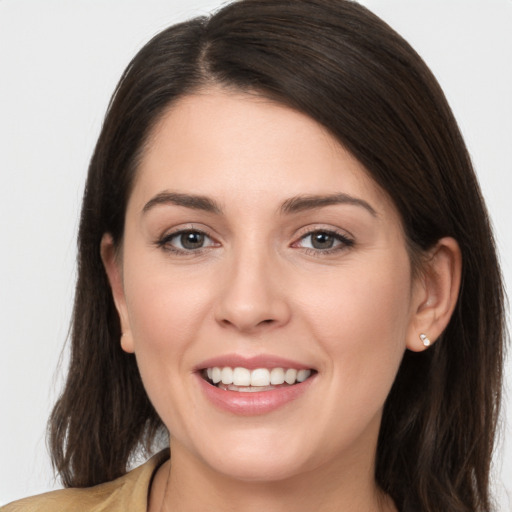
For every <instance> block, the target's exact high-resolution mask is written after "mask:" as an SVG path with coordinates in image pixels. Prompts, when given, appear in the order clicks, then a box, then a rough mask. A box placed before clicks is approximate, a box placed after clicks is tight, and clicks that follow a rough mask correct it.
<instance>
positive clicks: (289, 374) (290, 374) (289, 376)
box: [284, 368, 297, 384]
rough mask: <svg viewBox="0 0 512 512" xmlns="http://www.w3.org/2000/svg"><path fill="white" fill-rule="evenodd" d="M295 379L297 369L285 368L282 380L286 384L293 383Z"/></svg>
mask: <svg viewBox="0 0 512 512" xmlns="http://www.w3.org/2000/svg"><path fill="white" fill-rule="evenodd" d="M296 379H297V370H294V369H293V368H289V369H288V370H286V373H285V375H284V380H285V381H286V383H287V384H295V380H296Z"/></svg>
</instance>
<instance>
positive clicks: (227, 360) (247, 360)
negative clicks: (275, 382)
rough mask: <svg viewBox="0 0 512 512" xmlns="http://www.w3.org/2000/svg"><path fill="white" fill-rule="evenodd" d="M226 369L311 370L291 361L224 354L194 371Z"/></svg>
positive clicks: (202, 364) (262, 356)
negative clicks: (215, 368)
mask: <svg viewBox="0 0 512 512" xmlns="http://www.w3.org/2000/svg"><path fill="white" fill-rule="evenodd" d="M215 366H217V367H220V368H223V367H226V366H230V367H231V368H237V367H241V368H247V369H248V370H254V369H256V368H294V369H295V370H313V369H314V368H312V367H311V366H310V365H308V364H303V363H300V362H298V361H294V360H292V359H286V358H283V357H279V356H275V355H271V354H259V355H257V356H250V357H245V356H242V355H240V354H225V355H222V356H217V357H212V358H211V359H207V360H205V361H202V362H201V363H199V364H198V365H197V366H196V371H199V370H204V369H205V368H213V367H215Z"/></svg>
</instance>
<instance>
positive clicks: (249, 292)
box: [215, 253, 291, 334]
mask: <svg viewBox="0 0 512 512" xmlns="http://www.w3.org/2000/svg"><path fill="white" fill-rule="evenodd" d="M219 277H221V276H219ZM221 279H222V285H221V293H220V294H219V295H218V301H217V307H216V311H215V317H216V320H217V322H218V323H220V324H221V325H222V326H223V327H228V328H232V329H236V330H238V331H240V332H243V333H249V334H251V333H258V332H262V331H266V330H268V329H272V328H275V327H280V326H283V325H285V324H286V323H288V321H289V320H290V316H291V310H290V307H289V302H288V300H287V296H286V286H285V282H284V281H285V279H284V276H283V273H282V272H280V269H279V266H278V265H277V264H276V261H275V260H274V259H273V258H272V257H270V256H269V255H263V254H255V253H252V254H248V255H245V256H243V255H240V254H239V255H238V256H233V261H231V262H230V264H227V265H226V271H225V272H224V275H223V276H222V278H221Z"/></svg>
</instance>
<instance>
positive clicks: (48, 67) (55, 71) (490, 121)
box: [0, 0, 512, 511]
mask: <svg viewBox="0 0 512 512" xmlns="http://www.w3.org/2000/svg"><path fill="white" fill-rule="evenodd" d="M362 3H364V4H365V5H367V6H369V7H370V8H371V9H372V10H374V12H376V13H377V14H378V15H380V16H381V17H382V18H384V19H385V20H386V21H387V22H388V23H389V24H390V25H391V26H393V27H394V28H395V29H397V30H398V32H400V33H401V34H402V35H403V36H404V37H405V38H406V39H407V40H408V41H409V42H410V43H411V44H412V45H413V46H414V47H415V48H416V50H417V51H418V52H419V53H420V55H422V56H423V58H424V59H425V60H426V61H427V63H428V64H429V65H430V67H431V68H432V70H433V71H434V73H435V74H436V76H437V77H438V79H439V81H440V83H441V85H442V87H443V88H444V90H445V93H446V95H447V97H448V100H449V101H450V103H451V105H452V108H453V110H454V112H455V115H456V117H457V119H458V121H459V124H460V126H461V129H462V132H463V134H464V136H465V138H466V142H467V144H468V146H469V149H470V152H471V155H472V158H473V161H474V164H475V166H476V169H477V172H478V176H479V179H480V182H481V185H482V189H483V193H484V196H485V198H486V199H487V202H488V205H489V208H490V212H491V216H492V219H493V222H494V226H495V230H496V234H497V238H498V243H499V250H500V253H501V258H502V264H503V271H504V275H505V279H506V282H507V283H508V289H509V290H512V268H511V256H512V229H511V228H510V224H511V221H512V206H511V202H510V195H511V192H512V0H402V1H399V0H366V1H363V2H362ZM220 4H221V2H219V1H218V0H217V1H215V0H210V1H207V0H203V1H199V0H189V1H187V0H144V1H143V0H109V1H105V0H61V1H59V0H44V1H42V0H0V240H1V252H0V349H1V350H0V505H1V504H5V503H7V502H9V501H11V500H13V499H16V498H20V497H23V496H26V495H30V494H35V493H39V492H42V491H45V490H49V489H52V488H56V487H57V486H58V485H57V484H56V483H55V481H54V478H53V474H52V471H51V468H50V465H49V458H48V455H47V453H46V447H45V422H46V419H47V416H48V414H49V411H50V408H51V405H52V403H53V401H54V400H55V398H56V395H57V393H58V390H59V388H60V385H61V383H62V374H63V373H64V369H61V370H58V371H57V370H56V368H57V365H58V361H59V357H60V356H61V353H62V354H63V360H64V362H65V360H66V352H65V350H64V352H62V349H63V346H64V341H65V339H66V335H67V329H68V322H69V317H70V313H71V306H72V297H73V287H74V278H75V274H74V272H75V268H74V259H75V237H76V229H77V224H78V211H79V205H80V199H81V196H82V190H83V184H84V180H85V174H86V169H87V164H88V159H89V157H90V155H91V153H92V149H93V145H94V142H95V139H96V137H97V136H98V133H99V129H100V125H101V122H102V118H103V115H104V112H105V109H106V106H107V103H108V100H109V97H110V94H111V93H112V91H113V89H114V87H115V84H116V83H117V80H118V78H119V76H120V75H121V72H122V71H123V69H124V68H125V66H126V65H127V64H128V62H129V60H130V59H131V57H132V56H133V55H134V54H135V53H136V51H137V50H138V49H139V48H140V47H141V46H142V45H143V44H144V43H145V42H146V41H147V40H148V39H149V38H150V37H151V36H152V35H154V34H155V33H157V32H158V31H160V30H161V29H163V28H165V27H166V26H168V25H170V24H172V23H174V22H177V21H180V20H182V19H186V18H189V17H191V16H195V15H197V14H202V13H206V12H208V11H209V10H211V9H212V8H215V7H217V6H219V5H220ZM507 388H508V396H507V398H506V403H505V405H506V407H507V409H508V420H507V413H506V412H505V413H504V414H503V423H504V425H503V428H502V433H503V435H502V445H500V446H499V447H498V449H497V456H496V462H495V466H496V476H495V478H494V485H495V488H496V492H497V495H498V499H499V504H500V505H499V508H498V509H499V510H502V511H508V510H512V395H511V393H512V391H511V390H512V364H511V361H510V359H509V362H508V366H507ZM507 495H508V496H507Z"/></svg>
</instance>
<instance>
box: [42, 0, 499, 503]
mask: <svg viewBox="0 0 512 512" xmlns="http://www.w3.org/2000/svg"><path fill="white" fill-rule="evenodd" d="M212 84H215V85H218V86H219V85H220V86H224V87H227V88H235V89H238V90H245V91H247V90H250V91H253V92H254V91H256V92H257V93H259V94H261V95H263V96H266V97H269V98H272V99H274V100H277V101H279V102H281V103H283V104H286V105H288V106H290V107H292V108H294V109H297V110H299V111H301V112H303V113H305V114H307V115H309V116H310V117H311V118H313V119H315V120H317V121H318V122H319V123H321V124H322V125H324V126H325V127H326V128H327V129H328V130H329V131H330V132H331V133H332V134H333V135H334V136H335V137H336V138H337V139H338V140H339V142H340V143H341V144H342V145H343V146H344V147H346V148H347V149H348V150H350V151H351V152H352V153H353V154H354V155H355V156H356V157H357V158H358V159H359V161H360V162H361V163H362V164H363V165H364V166H365V167H366V169H367V170H368V172H369V174H370V175H371V176H372V177H373V179H374V180H375V181H376V182H377V183H378V184H379V185H380V186H381V187H382V188H383V189H384V190H385V191H386V192H387V193H388V194H389V196H390V197H391V199H392V200H393V202H394V204H395V205H396V207H397V209H398V211H399V212H400V214H401V217H402V221H403V225H404V229H405V232H406V235H407V239H408V243H409V245H410V247H411V248H412V252H413V254H416V255H418V254H421V253H422V251H425V250H427V249H429V248H431V247H432V246H433V245H434V244H435V243H436V241H437V240H439V239H440V238H441V237H444V236H451V237H454V238H455V239H456V240H457V242H458V243H459V246H460V249H461V252H462V258H463V269H462V285H461V290H460V296H459V299H458V303H457V306H456V310H455V312H454V314H453V316H452V319H451V321H450V323H449V325H448V327H447V329H446V330H445V332H444V333H443V335H442V336H441V339H440V340H439V342H438V343H436V344H435V345H434V346H433V347H431V348H430V349H429V350H427V351H425V352H422V353H419V354H416V353H412V352H406V354H405V356H404V359H403V361H402V364H401V366H400V369H399V372H398V375H397V377H396V381H395V383H394V385H393V388H392V390H391V393H390V395H389V397H388V399H387V402H386V405H385V410H384V414H383V420H382V426H381V431H380V437H379V443H378V453H377V460H376V481H377V483H378V484H379V485H380V487H381V488H382V489H383V490H384V491H385V492H387V493H389V494H390V495H391V496H392V498H393V499H394V500H395V502H396V504H397V506H398V507H399V508H400V509H402V508H404V509H405V508H410V509H413V510H416V511H432V512H433V511H435V512H439V511H443V512H445V511H484V510H485V511H487V510H490V509H491V501H490V496H489V468H490V463H491V456H492V451H493V445H494V435H495V429H496V423H497V417H498V412H499V404H500V392H501V379H502V364H503V350H504V349H503V344H504V338H505V330H504V308H503V288H502V282H501V276H500V271H499V266H498V261H497V258H496V251H495V246H494V242H493V237H492V233H491V230H490V227H489V221H488V218H487V213H486V209H485V206H484V204H483V200H482V197H481V194H480V190H479V187H478V183H477V180H476V177H475V174H474V172H473V169H472V166H471V162H470V159H469V156H468V153H467V150H466V148H465V146H464V142H463V140H462V138H461V135H460V132H459V129H458V127H457V124H456V122H455V120H454V117H453V115H452V112H451V110H450V108H449V106H448V104H447V102H446V100H445V97H444V95H443V93H442V91H441V89H440V87H439V85H438V84H437V82H436V80H435V79H434V77H433V76H432V74H431V72H430V71H429V69H428V68H427V66H426V65H425V64H424V63H423V61H422V60H421V58H420V57H419V56H418V55H417V54H416V53H415V51H414V50H413V49H412V48H411V47H410V46H409V45H408V44H407V43H406V42H405V41H404V40H403V39H402V38H401V37H400V36H399V35H398V34H396V33H395V32H394V31H393V30H392V29H391V28H390V27H388V26H387V25H386V24H385V23H384V22H382V21H381V20H380V19H379V18H377V17H376V16H375V15H373V14H372V13H370V12H369V11H368V10H367V9H365V8H364V7H361V6H360V5H358V4H357V3H355V2H352V1H348V0H245V1H239V2H235V3H232V4H230V5H228V6H226V7H224V8H223V9H221V10H220V11H218V12H217V13H215V14H214V15H213V16H211V17H202V18H197V19H194V20H191V21H189V22H186V23H182V24H179V25H176V26H173V27H170V28H169V29H167V30H165V31H163V32H161V33H160V34H158V35H157V36H156V37H154V38H153V39H152V40H151V41H150V42H149V43H148V44H147V45H146V46H145V47H144V48H142V50H141V51H140V52H139V53H138V55H137V56H136V57H135V58H134V59H133V61H132V62H131V63H130V65H129V66H128V69H127V70H126V71H125V73H124V75H123V76H122V78H121V81H120V83H119V85H118V87H117V89H116V91H115V93H114V96H113V98H112V101H111V104H110V106H109V109H108V113H107V116H106V119H105V123H104V126H103V129H102V131H101V135H100V137H99V140H98V143H97V146H96V149H95V152H94V155H93V157H92V160H91V163H90V167H89V175H88V179H87V184H86V189H85V194H84V199H83V207H82V216H81V222H80V230H79V240H78V245H79V253H78V282H77V287H76V296H75V306H74V316H73V324H72V335H71V342H72V344H71V361H70V369H69V374H68V380H67V383H66V387H65V389H64V392H63V394H62V396H61V397H60V399H59V400H58V402H57V404H56V406H55V409H54V411H53V414H52V416H51V420H50V424H49V439H50V445H51V450H52V454H53V460H54V464H55V467H56V469H57V470H58V472H59V473H60V475H61V477H62V480H63V482H64V485H66V486H78V487H83V486H89V485H93V484H97V483H100V482H104V481H107V480H111V479H113V478H115V477H118V476H120V475H122V474H123V473H124V472H125V471H126V468H127V464H128V462H129V460H130V457H131V456H132V455H133V454H134V453H135V452H136V450H137V449H139V448H140V447H141V446H147V445H149V444H150V443H151V441H152V440H153V439H154V436H155V433H157V432H158V431H159V429H160V428H161V427H162V424H161V421H160V419H159V417H158V415H157V414H156V412H155V410H154V409H153V407H152V405H151V404H150V402H149V400H148V398H147V396H146V393H145V391H144V388H143V386H142V382H141V379H140V377H139V373H138V370H137V366H136V362H135V359H134V356H133V355H130V354H126V353H124V352H123V351H122V350H121V348H120V343H119V337H120V326H119V319H118V315H117V312H116V309H115V307H114V304H113V300H112V296H111V292H110V288H109V285H108V281H107V278H106V275H105V271H104V269H103V265H102V262H101V259H100V240H101V237H102V235H103V234H104V233H107V232H109V233H111V234H112V236H113V239H114V241H115V243H116V244H117V245H118V246H119V244H120V243H121V241H122V236H123V229H124V215H125V208H126V204H127V200H128V197H129V194H130V190H131V185H132V182H133V179H134V174H135V172H136V170H137V164H138V160H139V157H140V155H141V153H142V151H143V148H144V144H145V142H146V140H147V137H148V134H149V132H150V130H151V128H152V127H153V126H154V125H155V123H156V122H157V121H158V119H159V118H160V116H161V115H162V114H163V112H164V111H165V110H166V108H167V107H168V106H169V105H170V104H171V103H172V102H174V101H176V99H177V98H179V97H181V96H183V95H186V94H190V93H191V92H193V91H195V90H198V89H201V88H205V87H208V86H209V85H212Z"/></svg>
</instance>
